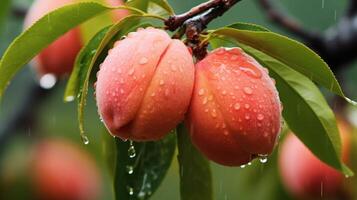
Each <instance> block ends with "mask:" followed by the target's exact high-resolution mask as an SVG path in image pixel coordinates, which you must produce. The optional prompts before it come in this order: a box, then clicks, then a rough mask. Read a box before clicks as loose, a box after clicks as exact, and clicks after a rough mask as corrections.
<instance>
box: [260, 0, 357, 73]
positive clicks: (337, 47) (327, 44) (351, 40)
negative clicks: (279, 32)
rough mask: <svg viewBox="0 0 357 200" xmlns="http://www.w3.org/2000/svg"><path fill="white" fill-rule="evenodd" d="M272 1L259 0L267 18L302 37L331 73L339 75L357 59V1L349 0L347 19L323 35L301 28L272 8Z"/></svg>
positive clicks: (343, 19)
mask: <svg viewBox="0 0 357 200" xmlns="http://www.w3.org/2000/svg"><path fill="white" fill-rule="evenodd" d="M273 2H274V1H273V0H259V4H260V5H261V7H262V8H263V11H265V12H266V14H267V16H268V17H269V18H270V19H271V20H272V21H273V22H274V23H276V24H277V25H279V26H280V27H282V28H284V29H286V30H288V31H290V32H291V33H292V34H295V35H297V36H299V37H301V40H302V41H303V42H304V43H305V44H306V45H307V46H309V47H310V48H312V49H313V50H314V51H315V52H317V53H318V54H319V55H320V56H321V57H322V58H323V59H324V60H325V61H326V62H327V63H328V64H329V66H330V68H331V69H332V70H333V71H334V72H336V73H337V72H339V71H340V70H341V69H343V67H344V66H346V64H349V63H350V62H352V61H354V60H355V59H356V58H357V54H355V53H354V52H356V51H357V26H356V25H355V21H356V20H357V15H356V12H357V0H350V4H349V8H348V9H347V11H346V16H345V17H343V18H342V19H341V20H340V21H338V22H337V24H336V25H335V26H334V27H331V28H329V29H328V30H327V31H326V32H322V33H316V32H312V31H308V30H306V29H304V28H303V27H302V26H300V25H299V24H298V23H297V22H296V21H295V20H293V19H291V18H290V17H289V16H286V15H284V14H282V13H281V12H280V11H279V10H277V9H275V6H274V3H273Z"/></svg>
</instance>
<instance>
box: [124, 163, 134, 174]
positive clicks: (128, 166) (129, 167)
mask: <svg viewBox="0 0 357 200" xmlns="http://www.w3.org/2000/svg"><path fill="white" fill-rule="evenodd" d="M126 172H127V173H128V174H133V173H134V167H133V166H131V165H127V166H126Z"/></svg>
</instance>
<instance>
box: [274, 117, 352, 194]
mask: <svg viewBox="0 0 357 200" xmlns="http://www.w3.org/2000/svg"><path fill="white" fill-rule="evenodd" d="M338 125H339V130H340V135H341V138H342V155H343V161H345V162H347V161H348V156H349V146H350V142H349V141H350V136H349V134H350V133H351V129H350V127H349V126H348V125H347V124H346V122H344V121H342V120H339V122H338ZM279 166H280V174H281V178H282V181H283V183H284V185H285V186H286V188H287V189H288V190H289V191H290V192H291V193H292V194H293V195H295V196H296V197H297V198H301V199H316V198H320V197H321V195H322V196H323V197H324V198H337V197H339V195H342V192H343V191H342V187H343V179H344V176H343V174H341V173H340V172H338V171H337V170H335V169H333V168H332V167H330V166H328V165H327V164H325V163H323V162H322V161H320V160H319V159H318V158H317V157H315V156H314V155H313V154H312V153H311V151H310V150H309V149H308V148H307V147H306V146H305V145H304V144H303V143H302V142H301V141H300V140H299V139H298V138H297V137H296V136H295V135H293V134H292V133H289V134H288V135H287V136H286V139H285V140H284V142H283V144H282V146H281V149H280V155H279Z"/></svg>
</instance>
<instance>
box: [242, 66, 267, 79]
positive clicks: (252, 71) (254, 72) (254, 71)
mask: <svg viewBox="0 0 357 200" xmlns="http://www.w3.org/2000/svg"><path fill="white" fill-rule="evenodd" d="M239 69H240V70H241V71H243V72H244V73H246V74H247V75H248V76H250V77H252V78H261V77H262V73H261V71H260V70H259V69H258V68H257V67H255V66H252V65H247V66H240V67H239Z"/></svg>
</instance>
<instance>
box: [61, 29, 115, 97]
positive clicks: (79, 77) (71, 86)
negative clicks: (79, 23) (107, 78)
mask: <svg viewBox="0 0 357 200" xmlns="http://www.w3.org/2000/svg"><path fill="white" fill-rule="evenodd" d="M110 27H111V26H109V27H105V28H104V29H102V30H101V31H99V32H98V33H97V34H96V35H95V36H94V37H93V38H92V39H91V40H90V41H89V42H88V43H87V44H86V45H85V46H84V47H83V48H82V50H81V51H80V52H79V54H78V56H77V58H76V61H75V63H74V68H73V71H72V73H71V76H70V78H69V80H68V83H67V87H66V91H65V95H64V100H65V101H73V100H74V99H75V97H76V96H77V95H78V92H79V91H80V88H81V86H83V83H84V80H85V75H86V74H87V73H88V70H89V68H88V66H89V64H90V62H91V61H92V59H93V57H94V55H95V53H96V51H97V48H98V46H99V44H100V43H101V41H102V40H103V38H104V36H105V35H106V33H107V32H108V30H109V28H110Z"/></svg>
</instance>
